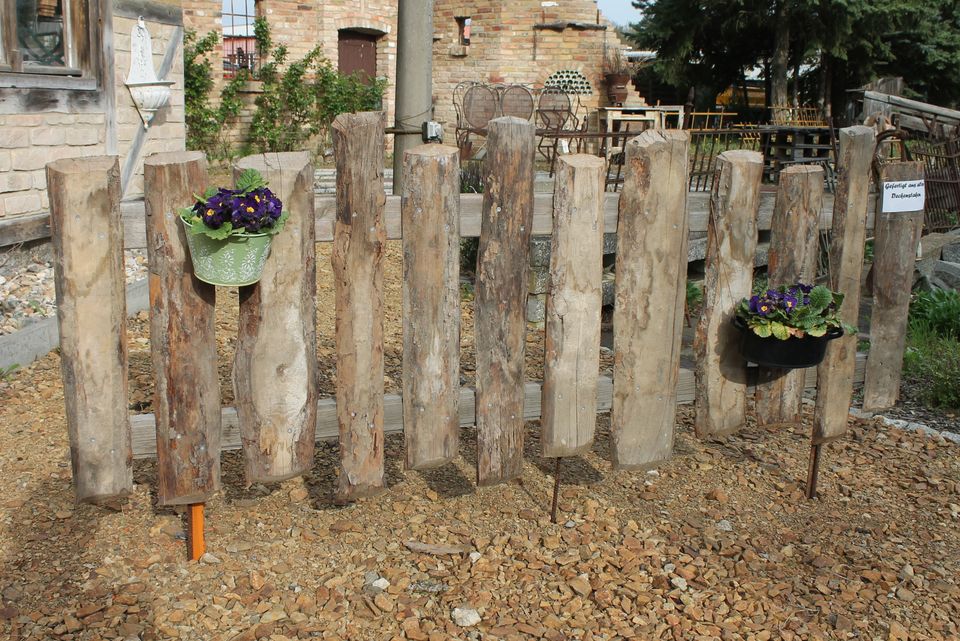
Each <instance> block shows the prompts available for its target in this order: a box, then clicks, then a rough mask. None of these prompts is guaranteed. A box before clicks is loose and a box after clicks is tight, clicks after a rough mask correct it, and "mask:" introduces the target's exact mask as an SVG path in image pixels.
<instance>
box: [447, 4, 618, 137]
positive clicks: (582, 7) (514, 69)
mask: <svg viewBox="0 0 960 641" xmlns="http://www.w3.org/2000/svg"><path fill="white" fill-rule="evenodd" d="M547 5H557V6H547ZM457 17H470V18H471V33H470V45H469V46H468V47H460V46H459V31H458V25H457V21H456V18H457ZM598 21H599V24H601V25H604V26H606V27H607V29H606V30H593V29H576V28H569V27H568V28H565V29H563V30H561V31H555V30H550V29H534V25H536V24H542V23H552V22H583V23H593V24H596V23H598ZM622 46H623V44H622V43H621V42H620V40H619V38H618V37H617V35H616V32H615V31H614V29H613V25H612V24H611V23H610V22H609V21H608V20H607V19H606V18H604V17H603V16H602V15H599V14H598V10H597V4H596V2H595V0H564V2H562V3H559V4H557V3H553V2H540V1H538V0H512V1H511V2H509V3H505V2H501V1H499V0H474V1H473V2H464V1H463V0H436V4H435V7H434V47H433V94H434V103H435V114H436V118H437V119H438V120H441V121H443V122H444V138H445V140H446V141H447V142H448V143H452V142H453V134H454V131H455V128H456V114H455V111H454V107H453V92H454V88H455V87H456V85H457V84H459V83H460V82H463V81H476V82H488V83H519V84H524V85H527V86H529V87H530V88H532V89H540V88H542V87H543V83H544V81H545V80H546V79H547V78H548V77H549V76H550V74H552V73H554V72H555V71H558V70H561V69H575V70H577V71H580V72H581V73H582V74H583V75H584V76H586V78H587V79H588V80H589V81H590V83H591V85H592V86H593V94H592V95H590V96H580V105H579V113H578V116H579V117H580V118H581V119H582V118H583V117H584V116H585V114H586V113H587V112H588V111H589V110H592V109H596V108H597V107H598V106H602V105H604V104H605V94H604V86H603V82H602V80H603V79H602V64H603V54H604V48H605V47H622Z"/></svg>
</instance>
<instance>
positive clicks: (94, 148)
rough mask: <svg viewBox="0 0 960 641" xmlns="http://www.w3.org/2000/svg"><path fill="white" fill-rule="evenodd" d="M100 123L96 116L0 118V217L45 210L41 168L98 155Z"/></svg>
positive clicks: (101, 141) (102, 117)
mask: <svg viewBox="0 0 960 641" xmlns="http://www.w3.org/2000/svg"><path fill="white" fill-rule="evenodd" d="M105 123H106V120H105V115H104V114H102V113H87V114H69V113H56V112H50V113H31V114H8V115H0V216H2V217H14V216H19V215H23V214H33V213H36V212H39V211H43V210H45V209H47V208H48V207H49V206H50V202H49V200H48V199H47V177H46V169H45V167H46V166H47V163H49V162H51V161H53V160H59V159H61V158H76V157H82V156H97V155H101V154H104V153H105V152H106V148H105V141H106V124H105Z"/></svg>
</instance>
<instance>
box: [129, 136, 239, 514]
mask: <svg viewBox="0 0 960 641" xmlns="http://www.w3.org/2000/svg"><path fill="white" fill-rule="evenodd" d="M143 171H144V193H145V209H146V215H147V252H148V259H149V269H150V336H151V337H152V340H151V341H150V352H151V356H152V360H153V371H154V376H155V378H156V394H155V402H154V407H155V408H156V414H157V486H158V487H157V499H158V502H159V503H160V505H186V504H190V503H203V502H205V501H206V500H207V499H209V498H210V497H211V496H212V495H213V493H214V492H216V491H217V490H218V489H220V377H219V375H218V373H217V342H216V336H215V330H216V318H215V315H214V301H215V288H214V286H213V285H208V284H207V283H204V282H202V281H200V280H198V279H197V278H196V277H195V276H194V275H193V265H192V263H191V262H190V254H189V250H188V249H187V238H186V231H185V230H184V227H183V224H182V223H181V222H180V217H179V216H178V215H177V210H178V209H180V208H181V207H188V206H190V205H192V204H193V202H194V194H202V193H203V192H204V190H205V189H206V188H207V160H206V157H205V156H204V155H203V153H201V152H196V151H190V152H173V153H164V154H156V155H153V156H150V157H149V158H147V159H146V161H144V169H143Z"/></svg>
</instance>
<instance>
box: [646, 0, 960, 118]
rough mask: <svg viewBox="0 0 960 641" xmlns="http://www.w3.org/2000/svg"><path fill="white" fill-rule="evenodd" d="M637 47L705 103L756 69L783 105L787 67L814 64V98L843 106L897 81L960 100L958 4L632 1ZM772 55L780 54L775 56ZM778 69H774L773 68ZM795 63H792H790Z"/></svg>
mask: <svg viewBox="0 0 960 641" xmlns="http://www.w3.org/2000/svg"><path fill="white" fill-rule="evenodd" d="M634 6H636V7H637V8H638V9H640V11H641V13H642V16H643V17H642V18H641V21H640V22H639V23H637V24H636V25H633V32H632V35H633V38H634V40H635V42H636V43H637V44H638V45H640V46H642V47H645V48H651V49H655V50H657V51H658V53H659V57H658V61H657V63H656V64H657V66H656V69H657V71H658V73H660V74H661V77H662V78H663V79H664V80H666V81H668V82H671V83H673V84H679V85H681V86H682V85H687V86H690V85H695V86H697V87H698V88H703V89H704V92H705V93H708V96H707V97H706V99H707V100H709V101H712V99H713V96H715V95H716V93H717V92H719V91H720V90H722V89H723V88H725V87H727V86H730V85H731V84H734V85H735V84H736V83H737V79H738V72H740V73H742V69H745V68H749V67H753V66H760V67H763V68H764V69H766V70H767V78H768V81H769V82H770V84H771V85H773V86H775V87H776V88H777V92H776V93H777V96H776V100H777V101H779V100H782V99H783V96H784V93H785V87H786V85H787V83H786V77H787V72H788V68H789V67H790V66H792V67H793V68H794V69H797V68H799V66H800V63H808V64H812V65H813V66H814V67H815V69H814V75H815V76H817V77H818V78H819V80H818V82H817V83H814V84H813V86H814V87H815V90H814V92H813V93H814V95H810V94H808V95H807V96H806V98H807V100H810V99H819V100H821V101H826V102H828V103H829V102H830V100H831V97H832V98H834V99H835V100H834V101H835V102H840V101H841V100H842V99H843V97H844V90H846V89H849V88H852V87H857V86H861V85H863V84H864V83H866V82H869V81H870V80H872V79H875V78H877V77H880V76H889V75H895V76H903V77H904V78H905V79H906V81H907V84H908V86H909V87H910V88H911V89H912V90H913V91H914V92H916V95H917V96H918V97H920V98H921V99H925V100H928V101H931V102H935V103H938V104H946V105H953V104H956V103H957V101H958V100H960V76H958V75H957V74H955V73H953V71H952V70H953V69H956V68H957V66H958V64H960V1H958V0H896V1H892V0H779V1H778V2H775V3H769V2H757V1H755V0H716V1H714V2H708V3H699V2H694V1H693V0H634ZM775 54H778V55H775ZM774 62H775V63H776V64H774ZM791 63H792V64H791Z"/></svg>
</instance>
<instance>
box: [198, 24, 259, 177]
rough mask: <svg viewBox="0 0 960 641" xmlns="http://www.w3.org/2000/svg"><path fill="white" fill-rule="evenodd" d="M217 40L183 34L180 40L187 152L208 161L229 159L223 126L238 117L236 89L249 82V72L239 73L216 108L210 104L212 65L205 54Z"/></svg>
mask: <svg viewBox="0 0 960 641" xmlns="http://www.w3.org/2000/svg"><path fill="white" fill-rule="evenodd" d="M219 39H220V36H219V35H217V33H216V32H214V31H211V32H210V33H208V34H207V35H205V36H204V37H202V38H199V39H198V37H197V33H196V32H195V31H190V30H187V32H186V33H185V34H184V37H183V94H184V120H185V121H186V127H187V149H195V150H200V151H204V152H206V154H207V156H208V157H210V158H212V159H221V158H229V157H230V156H231V155H232V154H231V150H230V143H229V142H228V141H227V138H226V135H225V133H226V127H224V125H225V124H226V123H227V121H229V120H230V119H232V118H236V117H237V116H238V115H240V110H241V108H242V107H243V103H242V102H241V100H240V88H241V87H242V86H243V85H244V84H245V83H246V82H247V81H248V80H249V79H250V75H249V74H250V72H249V71H247V70H246V69H241V70H239V71H238V72H237V74H236V76H234V77H233V78H232V79H230V81H229V82H227V84H226V85H224V87H223V89H222V90H221V91H220V101H219V102H218V103H217V105H216V106H214V105H212V104H211V102H210V92H211V91H212V90H213V84H214V82H213V64H212V63H211V62H210V58H209V54H210V53H211V52H212V51H213V48H214V47H216V45H217V42H218V41H219Z"/></svg>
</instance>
